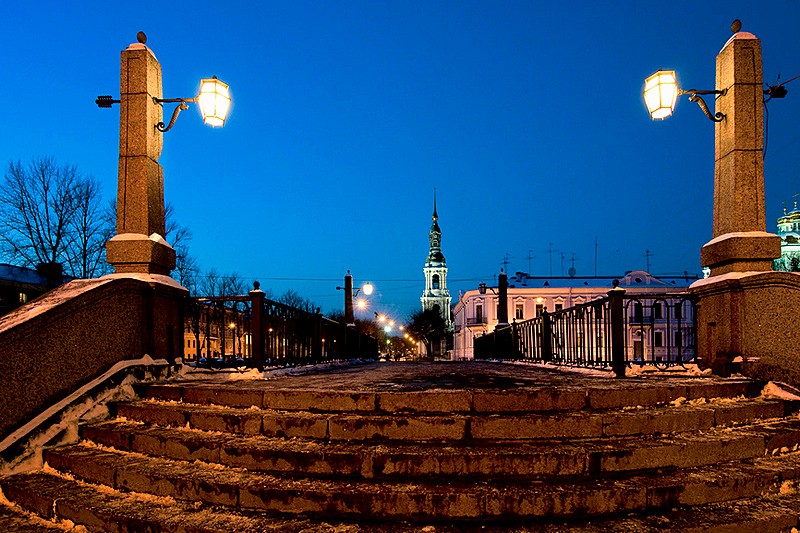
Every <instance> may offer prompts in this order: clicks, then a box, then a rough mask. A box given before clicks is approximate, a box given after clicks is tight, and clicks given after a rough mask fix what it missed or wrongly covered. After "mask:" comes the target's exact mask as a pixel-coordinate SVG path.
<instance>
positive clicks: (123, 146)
mask: <svg viewBox="0 0 800 533" xmlns="http://www.w3.org/2000/svg"><path fill="white" fill-rule="evenodd" d="M139 40H140V42H137V43H133V44H131V45H130V46H128V48H126V49H125V50H123V51H122V60H121V67H120V134H119V177H118V186H117V234H116V235H115V236H114V237H113V238H112V239H110V240H109V241H108V243H107V244H106V255H107V259H108V262H109V263H111V265H113V266H114V271H115V272H116V273H145V274H162V275H169V273H170V271H171V270H172V269H173V268H175V251H174V250H173V249H172V247H171V246H170V245H169V244H167V242H166V240H164V176H163V171H162V168H161V165H159V164H158V158H159V156H160V155H161V146H162V136H163V134H162V133H161V132H159V131H158V130H157V129H156V127H155V126H156V124H157V123H158V122H161V120H162V109H161V104H159V103H157V102H155V101H154V98H161V65H160V64H159V62H158V60H157V59H156V56H155V55H154V54H153V52H152V50H150V49H149V48H148V47H147V46H146V45H145V44H144V41H145V39H144V36H143V34H140V39H139Z"/></svg>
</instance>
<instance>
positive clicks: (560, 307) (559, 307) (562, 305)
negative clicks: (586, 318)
mask: <svg viewBox="0 0 800 533" xmlns="http://www.w3.org/2000/svg"><path fill="white" fill-rule="evenodd" d="M563 309H564V304H556V312H558V311H561V310H563Z"/></svg>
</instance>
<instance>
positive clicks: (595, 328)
mask: <svg viewBox="0 0 800 533" xmlns="http://www.w3.org/2000/svg"><path fill="white" fill-rule="evenodd" d="M695 311H696V304H695V300H694V298H693V297H692V296H691V295H689V294H683V293H680V294H675V293H674V294H657V295H656V294H650V295H646V294H638V295H630V296H627V295H625V291H624V290H623V289H619V288H617V287H616V286H615V288H614V289H612V290H611V291H609V293H608V296H607V297H603V298H599V299H597V300H594V301H591V302H588V303H584V304H581V305H576V306H574V307H570V308H567V309H563V310H560V311H556V312H554V313H548V312H546V311H545V312H544V313H542V314H541V315H540V316H538V317H536V318H533V319H530V320H526V321H524V322H514V323H512V324H509V325H506V326H499V327H497V328H496V329H495V330H494V331H493V332H492V333H489V334H487V335H483V336H480V337H476V338H475V344H474V347H475V358H476V359H518V360H526V361H533V362H545V363H554V364H563V365H575V366H592V367H612V368H613V369H614V371H615V372H616V373H617V375H624V367H625V366H626V365H627V366H630V365H632V364H640V365H644V364H653V365H655V366H657V367H667V366H674V365H681V366H682V365H684V364H685V363H687V362H694V361H695V358H696V355H697V348H696V343H697V341H696V331H697V327H696V312H695Z"/></svg>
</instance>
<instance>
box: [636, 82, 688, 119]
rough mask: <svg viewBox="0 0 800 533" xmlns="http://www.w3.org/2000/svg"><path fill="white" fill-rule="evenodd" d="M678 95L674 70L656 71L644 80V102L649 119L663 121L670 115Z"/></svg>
mask: <svg viewBox="0 0 800 533" xmlns="http://www.w3.org/2000/svg"><path fill="white" fill-rule="evenodd" d="M679 93H680V90H679V89H678V80H677V78H676V77H675V71H674V70H658V71H656V72H655V74H653V75H652V76H650V77H649V78H647V79H646V80H644V102H645V104H646V105H647V111H649V112H650V118H652V119H653V120H663V119H665V118H667V117H668V116H670V115H672V112H673V111H674V110H675V102H676V101H677V99H678V94H679Z"/></svg>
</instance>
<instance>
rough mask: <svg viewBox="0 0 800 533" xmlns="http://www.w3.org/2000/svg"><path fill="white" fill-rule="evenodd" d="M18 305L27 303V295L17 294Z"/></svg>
mask: <svg viewBox="0 0 800 533" xmlns="http://www.w3.org/2000/svg"><path fill="white" fill-rule="evenodd" d="M19 303H21V304H26V303H28V295H27V294H25V293H24V292H21V293H19Z"/></svg>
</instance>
